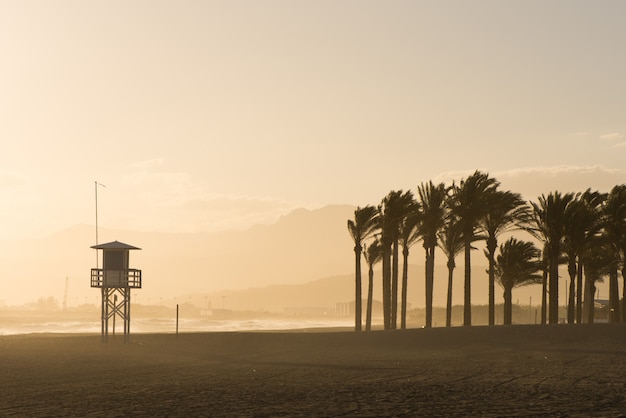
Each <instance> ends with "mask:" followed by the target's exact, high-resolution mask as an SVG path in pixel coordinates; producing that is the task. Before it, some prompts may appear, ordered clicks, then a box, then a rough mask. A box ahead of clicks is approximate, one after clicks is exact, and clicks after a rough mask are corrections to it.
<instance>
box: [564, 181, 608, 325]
mask: <svg viewBox="0 0 626 418" xmlns="http://www.w3.org/2000/svg"><path fill="white" fill-rule="evenodd" d="M605 196H606V195H604V194H602V193H599V192H597V191H591V189H587V190H586V191H585V192H583V193H579V194H577V195H576V196H575V198H574V200H573V201H572V202H571V204H570V205H569V207H568V211H567V213H566V217H567V220H566V225H565V237H564V238H565V239H564V249H565V253H566V254H567V263H568V267H567V271H568V273H569V276H570V286H569V294H568V305H567V322H568V323H570V324H571V323H574V320H575V321H576V323H578V324H580V323H582V296H583V289H582V287H583V265H582V263H581V262H580V258H581V254H582V253H583V251H585V248H586V247H587V245H588V243H589V242H590V239H591V238H592V237H593V236H594V235H595V234H597V233H598V230H599V211H600V207H601V204H602V202H603V201H604V200H605Z"/></svg>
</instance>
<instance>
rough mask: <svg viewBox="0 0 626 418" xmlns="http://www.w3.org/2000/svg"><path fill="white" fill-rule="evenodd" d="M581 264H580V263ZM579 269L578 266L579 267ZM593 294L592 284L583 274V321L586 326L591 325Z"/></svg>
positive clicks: (586, 275)
mask: <svg viewBox="0 0 626 418" xmlns="http://www.w3.org/2000/svg"><path fill="white" fill-rule="evenodd" d="M581 264H582V263H581ZM579 267H580V265H579ZM594 293H595V290H594V289H593V283H592V281H591V278H590V277H589V275H588V274H586V273H585V299H584V301H583V311H584V321H585V323H586V324H592V323H593V315H592V313H593V307H594V306H593V305H594V300H593V297H594Z"/></svg>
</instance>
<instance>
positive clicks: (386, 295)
mask: <svg viewBox="0 0 626 418" xmlns="http://www.w3.org/2000/svg"><path fill="white" fill-rule="evenodd" d="M412 200H413V195H412V193H411V192H410V191H407V192H402V190H399V191H391V192H389V193H388V194H387V196H385V197H384V198H383V200H382V202H381V204H380V206H379V212H380V220H379V225H380V228H381V238H380V242H381V245H382V248H383V259H382V262H383V311H384V313H383V317H384V323H385V329H394V328H395V315H396V314H397V309H398V308H397V301H398V296H397V290H398V259H399V236H400V224H401V222H402V219H403V218H404V216H406V214H407V212H408V210H409V209H408V206H409V202H411V201H412ZM394 302H395V303H394ZM394 305H395V308H394Z"/></svg>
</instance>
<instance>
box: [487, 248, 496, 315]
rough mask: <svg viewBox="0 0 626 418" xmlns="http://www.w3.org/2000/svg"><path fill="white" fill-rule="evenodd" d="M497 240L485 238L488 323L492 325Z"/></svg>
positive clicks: (494, 308) (494, 303)
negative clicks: (487, 269)
mask: <svg viewBox="0 0 626 418" xmlns="http://www.w3.org/2000/svg"><path fill="white" fill-rule="evenodd" d="M497 246H498V242H497V240H496V239H495V238H494V237H489V239H488V240H487V251H488V258H489V325H490V326H494V325H495V323H496V299H495V293H496V287H495V283H496V271H495V254H496V248H497Z"/></svg>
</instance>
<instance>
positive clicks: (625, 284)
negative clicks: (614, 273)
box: [622, 263, 626, 322]
mask: <svg viewBox="0 0 626 418" xmlns="http://www.w3.org/2000/svg"><path fill="white" fill-rule="evenodd" d="M622 322H626V263H625V265H624V268H622Z"/></svg>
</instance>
